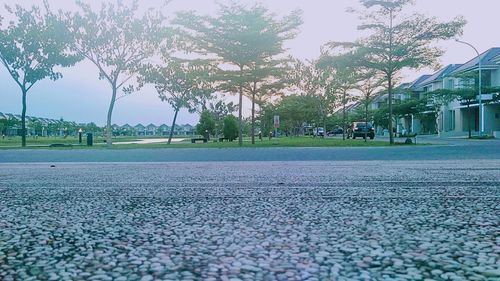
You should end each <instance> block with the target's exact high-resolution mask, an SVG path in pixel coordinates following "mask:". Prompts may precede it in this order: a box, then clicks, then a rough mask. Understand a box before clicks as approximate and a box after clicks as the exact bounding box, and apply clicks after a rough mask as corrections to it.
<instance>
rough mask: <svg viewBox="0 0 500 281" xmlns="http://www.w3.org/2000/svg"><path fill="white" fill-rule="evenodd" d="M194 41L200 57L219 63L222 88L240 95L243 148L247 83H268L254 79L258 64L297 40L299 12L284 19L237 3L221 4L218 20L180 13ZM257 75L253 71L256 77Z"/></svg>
mask: <svg viewBox="0 0 500 281" xmlns="http://www.w3.org/2000/svg"><path fill="white" fill-rule="evenodd" d="M175 23H176V24H178V25H180V26H181V28H182V29H183V30H184V32H185V33H186V34H188V37H189V38H191V41H192V42H193V46H192V48H193V49H194V50H195V52H197V53H198V54H208V55H209V56H211V57H212V58H213V59H215V60H216V61H218V62H219V63H220V72H219V80H220V81H221V82H222V83H221V85H220V89H221V90H223V91H228V92H230V93H235V92H238V93H239V101H238V121H239V132H238V137H239V138H238V141H239V145H240V146H242V145H243V131H242V130H243V115H242V114H243V94H244V88H245V84H246V83H252V82H255V81H256V79H255V78H256V77H258V79H257V81H261V80H265V79H264V78H265V76H260V75H261V73H259V76H255V77H253V78H254V79H252V75H250V74H249V73H252V72H251V70H252V69H253V70H258V69H260V68H259V67H256V65H265V64H266V63H267V62H269V61H270V60H271V59H272V58H273V57H275V56H277V55H280V54H282V53H283V52H284V47H283V42H284V41H286V40H288V39H291V38H293V37H295V34H296V28H297V27H298V26H299V25H300V24H301V19H300V12H299V11H295V12H293V13H292V14H291V15H288V16H286V17H284V18H282V19H281V20H276V19H275V15H274V14H272V13H270V12H269V11H268V10H267V9H266V8H264V7H263V6H260V5H255V6H252V7H247V6H245V5H243V4H240V3H237V2H231V4H229V5H223V4H220V7H219V13H218V15H217V16H216V17H210V16H203V17H202V16H198V15H196V14H195V13H193V12H184V13H179V14H178V17H177V19H176V21H175ZM256 73H257V72H253V74H256Z"/></svg>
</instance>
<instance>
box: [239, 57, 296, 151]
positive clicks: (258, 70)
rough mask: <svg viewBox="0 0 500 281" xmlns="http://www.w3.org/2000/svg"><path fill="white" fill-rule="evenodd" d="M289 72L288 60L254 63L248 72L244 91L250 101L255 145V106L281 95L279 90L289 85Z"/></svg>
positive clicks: (252, 138)
mask: <svg viewBox="0 0 500 281" xmlns="http://www.w3.org/2000/svg"><path fill="white" fill-rule="evenodd" d="M288 72H290V68H289V67H288V60H272V59H269V60H268V61H261V62H259V63H255V64H254V65H253V66H252V68H251V70H250V72H249V75H250V83H247V84H245V91H246V92H247V95H248V96H249V98H250V100H251V101H252V117H251V121H250V122H251V140H252V144H255V113H256V112H255V105H259V107H262V105H263V104H264V103H265V102H266V101H268V100H270V99H272V98H273V97H276V96H279V95H281V90H283V89H284V88H286V87H287V86H289V85H290V84H291V81H290V80H288V79H287V76H288V75H287V74H288Z"/></svg>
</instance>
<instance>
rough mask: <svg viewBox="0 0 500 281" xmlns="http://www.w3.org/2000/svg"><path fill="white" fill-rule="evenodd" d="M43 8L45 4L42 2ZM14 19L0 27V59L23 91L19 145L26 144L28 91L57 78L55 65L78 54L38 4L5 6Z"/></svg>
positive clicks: (58, 24)
mask: <svg viewBox="0 0 500 281" xmlns="http://www.w3.org/2000/svg"><path fill="white" fill-rule="evenodd" d="M45 9H46V10H48V9H49V7H48V4H47V3H46V2H45ZM6 10H7V12H9V13H10V14H11V15H12V16H13V17H14V18H15V20H13V21H11V22H10V23H9V24H8V25H7V26H5V27H3V28H1V29H0V62H1V63H2V65H3V66H4V67H5V68H6V70H7V72H8V73H9V74H10V76H11V77H12V78H13V79H14V81H15V82H16V84H17V85H18V86H19V88H20V89H21V92H22V101H23V105H22V108H23V109H22V114H21V116H22V120H21V130H22V132H21V135H22V140H21V141H22V146H23V147H24V146H26V108H27V97H26V96H27V93H28V91H29V90H30V89H31V88H32V87H33V86H34V85H35V84H36V83H37V82H38V81H40V80H44V79H46V78H49V79H51V80H57V79H59V78H61V77H62V74H61V73H60V72H59V71H57V70H56V68H57V67H69V66H72V65H74V64H75V63H76V62H78V61H79V59H80V58H79V57H78V56H76V55H74V54H72V53H71V52H69V48H68V47H69V46H70V44H72V39H71V36H69V31H68V30H67V29H66V27H65V25H64V23H62V22H61V21H60V20H59V19H58V18H57V17H56V16H54V15H53V14H52V13H50V12H49V11H47V12H46V13H43V12H42V11H41V10H40V8H39V7H36V6H33V7H32V8H31V9H29V10H28V9H25V8H23V7H21V6H20V5H16V6H15V7H14V8H12V7H9V6H6Z"/></svg>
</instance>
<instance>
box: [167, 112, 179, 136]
mask: <svg viewBox="0 0 500 281" xmlns="http://www.w3.org/2000/svg"><path fill="white" fill-rule="evenodd" d="M178 113H179V109H178V108H175V114H174V121H172V127H171V128H170V135H169V136H168V143H167V144H170V143H171V142H172V136H173V135H174V128H175V122H176V121H177V114H178Z"/></svg>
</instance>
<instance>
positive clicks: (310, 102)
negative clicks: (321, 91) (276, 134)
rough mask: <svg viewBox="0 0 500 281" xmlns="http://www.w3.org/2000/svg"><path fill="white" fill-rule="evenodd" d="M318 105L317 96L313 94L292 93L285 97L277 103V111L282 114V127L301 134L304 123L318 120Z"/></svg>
mask: <svg viewBox="0 0 500 281" xmlns="http://www.w3.org/2000/svg"><path fill="white" fill-rule="evenodd" d="M317 105H318V101H317V98H316V97H314V96H311V95H307V96H305V95H304V96H301V95H290V96H286V97H284V98H283V99H282V100H281V101H280V102H279V103H278V104H277V105H276V113H278V114H279V115H280V124H281V126H282V128H283V129H285V130H287V131H289V132H291V133H292V134H295V135H297V134H299V133H300V131H301V129H302V128H303V125H304V123H306V124H311V123H312V122H313V121H315V120H317V117H318V111H317Z"/></svg>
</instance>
